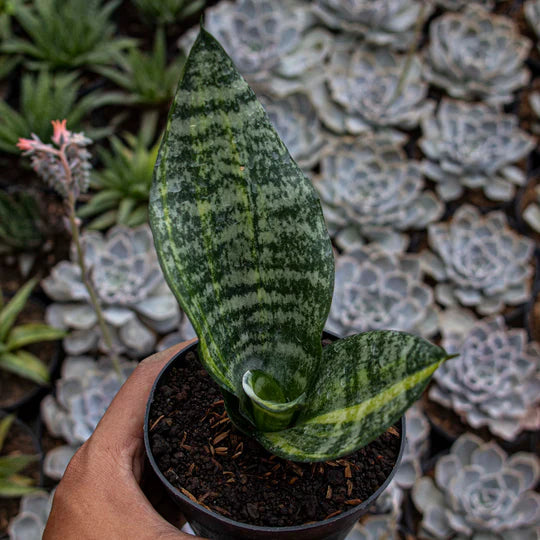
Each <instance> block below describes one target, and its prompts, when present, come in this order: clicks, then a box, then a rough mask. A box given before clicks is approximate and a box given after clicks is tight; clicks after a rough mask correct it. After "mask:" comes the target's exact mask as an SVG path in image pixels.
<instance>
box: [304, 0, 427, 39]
mask: <svg viewBox="0 0 540 540" xmlns="http://www.w3.org/2000/svg"><path fill="white" fill-rule="evenodd" d="M422 4H425V6H426V8H427V9H424V12H423V11H422ZM432 9H433V5H432V4H431V3H428V2H423V1H419V0H382V1H381V0H379V1H378V2H373V1H371V0H346V1H343V0H315V1H314V2H313V12H314V13H315V15H317V16H318V17H319V18H320V19H321V20H322V21H323V22H324V23H325V24H326V25H328V26H329V27H330V28H333V29H335V30H342V31H344V32H347V33H351V34H354V35H355V36H361V37H362V38H363V39H364V40H365V41H366V42H367V43H370V44H373V45H382V46H389V47H391V48H392V49H399V50H404V49H407V48H408V47H410V46H411V44H412V43H413V41H414V38H415V29H416V28H415V27H416V24H417V20H418V18H419V17H420V16H421V15H423V17H424V19H425V18H426V17H427V16H428V15H429V13H430V12H431V10H432Z"/></svg>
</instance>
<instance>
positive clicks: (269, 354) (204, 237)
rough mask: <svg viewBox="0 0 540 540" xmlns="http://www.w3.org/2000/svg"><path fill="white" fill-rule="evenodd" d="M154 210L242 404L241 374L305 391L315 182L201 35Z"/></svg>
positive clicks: (326, 264)
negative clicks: (261, 374)
mask: <svg viewBox="0 0 540 540" xmlns="http://www.w3.org/2000/svg"><path fill="white" fill-rule="evenodd" d="M149 217H150V223H151V227H152V231H153V234H154V240H155V243H156V248H157V251H158V254H159V258H160V262H161V266H162V268H163V271H164V274H165V277H166V279H167V281H168V283H169V286H170V287H171V289H172V291H173V292H174V294H175V295H176V297H177V299H178V301H179V303H180V304H181V306H182V308H183V309H184V311H185V312H186V313H187V315H188V316H189V318H190V320H191V322H192V324H193V326H194V328H195V330H196V332H197V334H198V336H199V340H200V350H199V352H200V355H201V357H202V361H203V363H204V365H205V367H206V369H207V370H208V371H209V373H210V374H211V375H212V376H213V378H214V379H215V380H216V381H217V382H218V384H220V385H221V386H222V387H223V388H224V389H226V390H227V391H229V392H231V393H233V394H235V395H236V396H237V397H239V398H240V399H241V400H244V401H245V400H246V399H247V398H246V397H245V393H244V391H243V387H242V379H243V377H244V374H245V373H246V372H247V371H248V370H253V371H256V370H260V371H262V372H264V373H266V374H268V375H269V376H270V377H272V378H273V379H275V381H276V382H277V384H278V385H279V386H280V388H281V389H282V391H283V396H284V399H285V400H286V401H291V402H292V401H294V400H295V399H297V398H298V397H299V396H301V394H302V393H304V392H305V391H306V390H307V389H308V388H309V387H310V386H311V385H312V384H313V382H314V381H313V379H314V377H315V376H316V374H317V372H318V364H319V362H320V358H321V343H320V338H321V333H322V329H323V326H324V323H325V321H326V317H327V315H328V311H329V307H330V302H331V297H332V288H333V277H334V263H333V257H332V247H331V243H330V239H329V237H328V233H327V231H326V226H325V223H324V219H323V216H322V211H321V207H320V202H319V199H318V197H317V195H316V194H315V191H314V189H313V187H312V185H311V183H310V181H309V180H308V179H307V178H306V177H305V176H304V174H303V173H302V172H301V170H300V169H299V168H298V166H297V165H296V164H295V163H294V161H293V160H292V158H291V157H290V155H289V153H288V151H287V149H286V148H285V146H284V145H283V143H282V142H281V140H280V139H279V137H278V135H277V134H276V132H275V130H274V129H273V127H272V126H271V124H270V122H269V120H268V118H267V116H266V113H265V112H264V110H263V108H262V106H261V105H260V104H259V102H258V101H257V99H256V97H255V95H254V93H253V92H252V90H251V89H250V88H249V87H248V85H247V84H246V82H245V81H244V80H243V79H242V77H241V76H240V75H239V73H238V72H237V71H236V69H235V67H234V65H233V64H232V62H231V60H230V59H229V58H228V56H227V55H226V53H225V52H224V50H223V49H222V47H221V46H220V45H219V43H218V42H217V41H216V40H215V39H214V38H213V37H212V36H211V35H210V34H208V33H207V32H206V31H204V30H202V31H201V33H200V35H199V37H198V39H197V41H196V43H195V44H194V46H193V48H192V51H191V53H190V56H189V58H188V60H187V62H186V64H185V68H184V74H183V78H182V80H181V82H180V85H179V89H178V91H177V94H176V97H175V100H174V102H173V105H172V108H171V111H170V114H169V120H168V124H167V128H166V131H165V135H164V138H163V141H162V145H161V148H160V151H159V155H158V161H157V164H156V170H155V175H154V182H153V186H152V190H151V194H150V206H149ZM293 406H294V405H293ZM245 409H246V410H247V412H248V414H249V410H248V409H249V407H245Z"/></svg>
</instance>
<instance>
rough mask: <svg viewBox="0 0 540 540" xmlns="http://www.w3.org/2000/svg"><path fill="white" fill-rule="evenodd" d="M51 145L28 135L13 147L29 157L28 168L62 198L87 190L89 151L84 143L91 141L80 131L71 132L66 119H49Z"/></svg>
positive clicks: (75, 197)
mask: <svg viewBox="0 0 540 540" xmlns="http://www.w3.org/2000/svg"><path fill="white" fill-rule="evenodd" d="M51 123H52V125H53V136H52V137H51V140H52V142H53V143H54V145H52V144H45V143H43V142H42V141H41V140H40V138H39V137H38V136H37V135H35V134H32V138H31V139H23V138H21V139H19V142H18V143H17V147H18V148H19V149H20V150H22V151H23V152H24V155H27V156H29V157H30V159H31V161H32V167H33V169H34V170H35V171H36V173H37V174H38V176H40V177H41V178H43V180H45V182H47V183H48V184H49V185H50V186H51V187H53V188H54V189H55V190H56V191H57V192H58V193H59V194H60V195H61V196H62V197H68V196H71V197H73V200H77V198H78V197H79V195H80V194H81V193H83V192H85V191H86V190H87V189H88V184H89V181H90V170H91V168H92V166H91V164H90V157H91V155H90V152H88V150H86V148H85V147H86V146H88V145H89V144H91V143H92V141H91V140H90V139H89V138H88V137H85V135H84V133H72V132H71V131H69V130H68V129H67V126H66V124H67V121H66V120H65V119H64V120H53V121H52V122H51Z"/></svg>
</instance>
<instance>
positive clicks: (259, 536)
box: [144, 335, 405, 540]
mask: <svg viewBox="0 0 540 540" xmlns="http://www.w3.org/2000/svg"><path fill="white" fill-rule="evenodd" d="M325 337H330V338H334V339H335V337H334V336H329V335H326V336H325ZM197 345H198V341H196V342H194V343H193V344H191V345H189V346H188V347H186V348H185V349H183V350H182V351H180V352H179V353H177V354H176V355H175V356H174V357H173V358H172V359H171V360H170V361H169V362H168V363H167V365H166V366H165V367H164V368H163V370H162V371H161V373H160V374H159V376H158V377H157V379H156V380H155V382H154V385H153V387H152V391H151V393H150V397H149V400H148V404H147V408H146V416H145V423H144V444H145V450H146V454H147V457H148V461H149V463H150V467H151V469H152V471H153V472H154V474H155V475H156V477H157V478H158V480H159V482H160V483H161V485H162V486H163V487H164V489H165V491H166V492H167V494H168V495H169V497H170V498H171V499H172V500H173V501H174V503H175V504H176V505H177V506H178V507H179V509H180V511H181V512H182V514H183V515H184V517H185V518H186V520H187V521H188V523H189V524H190V525H191V527H192V529H193V530H194V531H195V533H196V534H197V535H199V536H201V537H203V538H209V539H214V540H236V539H241V540H248V539H249V540H343V539H344V538H345V537H346V536H347V534H348V533H349V532H350V530H351V529H352V527H353V526H354V524H355V523H356V522H357V521H358V519H359V518H360V517H361V516H362V515H364V514H365V513H367V511H368V509H369V508H370V507H371V506H372V504H373V503H374V502H375V501H376V500H377V498H378V497H379V496H380V495H381V493H382V492H383V491H384V490H385V488H386V487H387V486H388V484H389V483H390V482H391V480H392V478H393V477H394V475H395V473H396V471H397V469H398V468H399V464H400V463H401V458H402V455H403V451H404V448H405V417H404V416H403V417H402V418H401V420H400V424H401V438H400V441H399V451H398V453H397V457H396V460H395V463H394V464H393V468H392V470H391V472H390V474H388V476H387V478H386V479H385V480H384V482H383V483H382V484H381V485H380V486H379V487H378V489H377V490H376V491H374V492H373V493H372V494H371V495H370V496H369V497H368V498H366V499H365V500H363V501H362V502H361V503H360V504H358V505H356V506H353V507H352V508H351V509H350V510H347V511H344V512H342V513H340V514H339V515H337V516H335V517H329V518H328V519H325V520H323V521H316V522H310V523H306V524H304V525H295V526H287V527H265V526H257V525H252V524H249V523H243V522H240V521H236V520H233V519H230V518H227V517H225V516H224V515H222V514H220V513H217V512H214V511H213V510H211V509H209V508H208V507H204V506H202V505H200V504H198V503H197V502H195V501H193V500H192V499H190V498H189V497H187V496H186V495H185V494H184V493H182V492H181V491H180V490H179V489H177V488H176V487H175V486H173V485H172V484H171V483H170V482H169V481H168V480H167V478H166V477H165V475H164V474H163V472H162V471H161V470H160V468H159V466H158V463H157V460H156V458H155V456H154V455H153V452H152V447H151V440H150V431H151V429H152V427H151V425H150V418H151V409H152V405H153V403H154V400H155V395H156V392H158V391H159V388H160V383H161V382H162V381H164V380H167V378H168V375H169V374H170V372H171V370H172V369H173V368H176V367H179V366H183V365H185V364H186V363H187V362H186V355H187V354H188V353H190V352H194V351H195V350H196V348H197Z"/></svg>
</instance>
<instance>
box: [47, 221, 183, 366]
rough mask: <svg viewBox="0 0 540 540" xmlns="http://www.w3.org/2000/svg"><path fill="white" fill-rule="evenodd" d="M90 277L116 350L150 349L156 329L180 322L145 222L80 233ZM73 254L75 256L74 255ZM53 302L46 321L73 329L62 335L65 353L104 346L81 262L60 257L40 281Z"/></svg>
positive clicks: (138, 351)
mask: <svg viewBox="0 0 540 540" xmlns="http://www.w3.org/2000/svg"><path fill="white" fill-rule="evenodd" d="M82 242H83V249H84V251H85V259H86V263H87V267H88V272H89V277H88V279H90V281H91V283H92V285H93V287H94V290H95V291H96V293H97V295H98V297H99V301H100V303H101V306H102V309H103V316H104V318H105V321H106V322H107V324H108V325H109V326H110V328H111V330H112V334H113V339H114V341H115V344H114V345H115V348H116V349H117V352H120V353H127V354H128V355H130V356H133V357H141V356H144V355H146V354H149V353H151V352H152V351H153V348H154V345H155V342H156V332H157V333H166V332H170V331H171V330H172V329H173V328H175V327H176V325H177V324H178V320H179V316H180V312H179V308H178V304H177V302H176V300H175V299H174V296H173V295H172V294H171V292H170V291H169V289H168V288H167V286H166V284H165V281H164V279H163V275H162V273H161V270H160V268H159V263H158V261H157V256H156V253H155V250H154V245H153V241H152V235H151V233H150V229H149V228H148V226H147V225H143V226H141V227H138V228H136V229H127V228H124V227H115V228H113V229H111V230H110V231H109V232H108V233H107V234H106V235H102V234H101V233H99V232H95V231H92V232H87V233H85V234H84V235H83V236H82ZM73 258H74V257H73ZM42 286H43V289H44V290H45V292H46V293H47V295H48V296H49V297H50V298H51V299H52V300H54V303H53V304H51V305H50V306H49V307H48V308H47V314H46V320H47V322H48V323H49V324H52V325H53V326H57V327H58V328H64V329H66V330H68V329H69V330H74V331H72V332H71V333H70V334H69V335H68V336H67V337H66V338H65V339H64V348H65V349H66V351H67V352H68V354H72V355H79V354H84V353H86V352H88V351H92V350H95V349H96V347H98V345H99V347H100V348H102V349H103V350H106V349H105V347H104V346H103V344H100V338H101V337H102V336H101V333H100V328H99V324H98V318H97V316H96V313H95V311H94V309H93V308H92V306H91V304H90V301H89V295H88V291H87V290H86V287H85V286H84V283H83V279H82V277H81V271H80V268H79V266H78V265H77V264H76V263H75V262H69V261H62V262H60V263H59V264H57V265H56V266H55V267H54V268H53V270H52V272H51V275H50V276H49V277H47V278H46V279H44V280H43V282H42Z"/></svg>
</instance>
